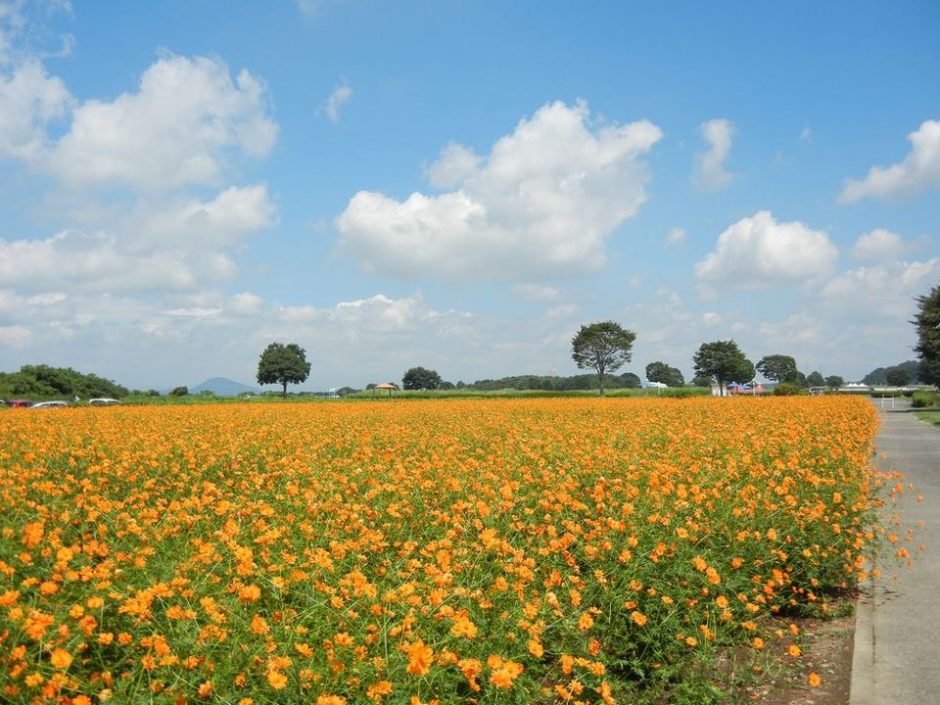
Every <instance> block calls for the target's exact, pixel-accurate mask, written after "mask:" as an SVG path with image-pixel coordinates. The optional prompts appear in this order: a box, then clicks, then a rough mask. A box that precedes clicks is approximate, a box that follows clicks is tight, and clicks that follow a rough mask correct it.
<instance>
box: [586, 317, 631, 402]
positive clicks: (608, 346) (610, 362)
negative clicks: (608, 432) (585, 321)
mask: <svg viewBox="0 0 940 705" xmlns="http://www.w3.org/2000/svg"><path fill="white" fill-rule="evenodd" d="M634 340H636V333H634V332H633V331H632V330H627V329H626V328H624V327H623V326H621V325H620V324H619V323H617V322H615V321H602V322H600V323H591V324H590V325H586V326H581V330H579V331H578V334H577V335H576V336H575V337H574V338H572V340H571V357H572V358H573V359H574V361H575V362H576V363H577V364H578V367H580V368H581V369H590V370H594V371H595V372H597V381H598V384H599V386H600V393H601V394H603V393H604V375H606V374H607V373H608V372H616V371H617V370H619V369H620V367H621V366H622V365H623V363H625V362H630V357H631V350H632V349H633V341H634Z"/></svg>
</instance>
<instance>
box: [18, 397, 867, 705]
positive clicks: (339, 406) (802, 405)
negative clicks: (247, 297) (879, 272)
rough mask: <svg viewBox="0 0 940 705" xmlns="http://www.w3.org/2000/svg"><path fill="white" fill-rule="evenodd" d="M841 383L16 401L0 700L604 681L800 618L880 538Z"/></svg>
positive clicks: (674, 675)
mask: <svg viewBox="0 0 940 705" xmlns="http://www.w3.org/2000/svg"><path fill="white" fill-rule="evenodd" d="M876 425H877V417H876V414H875V412H874V410H873V407H872V405H871V404H870V403H868V402H867V401H865V400H858V399H844V398H806V397H802V398H789V399H786V398H780V399H689V400H661V401H659V400H612V399H611V400H603V399H542V400H505V399H504V400H472V401H415V402H394V401H392V402H373V403H369V402H361V403H319V404H305V405H296V404H291V405H278V404H264V405H252V404H239V405H224V406H223V405H219V406H199V407H139V408H132V407H127V408H101V409H70V410H64V411H59V412H49V413H44V412H40V411H23V412H22V413H17V412H12V411H11V412H5V413H0V433H2V441H0V507H2V512H0V533H2V539H0V700H3V701H5V702H22V703H33V702H36V703H44V702H47V703H61V704H63V705H68V704H71V705H90V704H91V703H98V702H107V701H110V702H112V703H142V702H166V703H201V702H206V703H208V702H214V703H232V704H236V703H239V704H241V705H251V704H254V705H260V704H261V703H317V704H319V705H340V704H341V703H367V702H375V703H410V704H414V703H432V702H439V703H442V704H443V703H576V702H584V703H593V702H604V703H614V702H633V701H634V700H636V699H638V698H639V699H642V698H643V697H645V696H644V694H646V696H649V694H658V695H656V696H655V697H660V698H661V697H663V695H662V694H663V693H664V692H668V689H669V688H681V684H682V679H683V678H684V677H685V676H686V674H688V673H691V672H698V673H702V672H706V673H707V672H708V668H707V666H708V664H709V663H712V662H713V661H714V660H715V659H717V658H718V655H719V654H721V653H723V652H727V651H728V649H729V648H734V649H736V650H740V647H739V646H737V645H742V644H744V645H747V646H746V648H747V649H752V650H753V651H754V652H755V653H756V652H759V651H760V650H761V649H762V648H763V647H764V645H765V643H766V642H767V641H768V640H771V639H783V640H785V641H787V642H788V643H789V644H790V653H791V654H792V656H793V657H794V659H798V658H799V654H800V647H799V635H798V634H797V633H796V632H797V631H798V630H797V628H796V627H795V626H794V627H793V629H792V631H790V630H781V629H779V628H778V629H776V630H772V629H769V628H768V627H767V625H768V622H769V619H768V617H769V615H772V614H776V615H778V618H777V619H776V620H774V623H775V624H776V625H778V626H779V624H780V623H781V619H780V616H783V617H784V623H785V617H786V615H789V614H796V613H798V612H800V611H801V610H804V609H806V608H807V607H813V606H815V607H816V608H817V609H819V608H820V606H822V607H823V608H824V606H825V601H826V599H827V598H828V597H829V596H831V595H832V594H833V593H834V592H836V591H839V590H841V589H845V588H847V587H851V586H852V585H853V584H854V582H855V581H856V580H857V579H858V576H859V575H860V574H862V573H863V571H864V569H865V565H866V563H865V557H864V556H865V553H866V551H867V550H868V545H869V544H870V543H871V542H872V541H873V539H875V536H876V529H875V528H873V527H872V526H871V525H870V522H871V521H872V519H873V511H872V509H873V506H874V503H875V501H876V500H875V499H874V497H873V486H872V485H873V482H874V480H873V475H872V473H871V469H870V457H871V444H872V440H873V437H874V433H875V430H876Z"/></svg>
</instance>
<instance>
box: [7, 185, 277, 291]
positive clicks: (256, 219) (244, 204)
mask: <svg viewBox="0 0 940 705" xmlns="http://www.w3.org/2000/svg"><path fill="white" fill-rule="evenodd" d="M104 218H106V219H108V220H111V221H113V223H112V225H113V227H114V228H115V229H114V230H104V229H99V230H95V231H92V232H86V231H83V230H77V229H72V230H64V231H62V232H60V233H57V234H55V235H53V236H52V237H49V238H45V239H22V240H12V241H6V240H2V239H0V287H2V286H9V287H16V288H17V289H18V290H21V291H45V290H48V289H55V288H64V289H65V290H66V291H70V290H75V291H108V292H126V291H158V290H166V291H178V290H191V289H193V288H194V287H195V286H197V285H206V284H210V283H211V282H214V281H218V280H220V279H225V278H227V277H230V276H231V275H232V274H233V273H234V270H235V265H234V263H233V261H232V260H231V258H230V257H229V255H228V254H227V253H226V250H227V249H228V248H231V247H232V246H234V245H236V244H238V243H240V242H242V241H243V240H244V239H245V238H247V237H248V236H250V235H251V234H253V233H255V232H257V231H258V230H261V229H263V228H265V227H267V226H269V225H271V224H272V223H273V222H274V219H275V212H274V206H273V205H272V203H271V202H270V200H269V199H268V195H267V189H266V188H265V187H264V186H260V185H256V186H248V187H233V188H228V189H226V190H224V191H222V192H221V193H220V194H218V195H217V196H216V197H215V198H213V199H211V200H209V201H199V200H196V199H190V200H186V201H182V202H179V203H172V204H170V203H167V202H166V201H163V200H160V199H158V200H157V201H156V202H154V201H148V202H146V203H145V204H144V205H142V206H140V207H139V208H138V209H137V211H136V212H134V213H132V214H130V215H124V214H111V213H110V212H108V213H106V215H105V216H104Z"/></svg>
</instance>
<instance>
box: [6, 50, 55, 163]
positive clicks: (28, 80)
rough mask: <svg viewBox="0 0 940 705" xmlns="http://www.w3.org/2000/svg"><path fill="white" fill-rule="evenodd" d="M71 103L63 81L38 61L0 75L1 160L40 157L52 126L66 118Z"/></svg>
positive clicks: (29, 62) (45, 146)
mask: <svg viewBox="0 0 940 705" xmlns="http://www.w3.org/2000/svg"><path fill="white" fill-rule="evenodd" d="M72 103H73V98H72V96H71V94H70V93H69V91H68V89H67V88H66V87H65V84H64V83H63V82H62V80H61V79H59V78H57V77H55V76H50V75H49V74H47V73H46V70H45V68H43V66H42V64H40V63H39V62H38V61H28V62H26V63H24V64H21V65H19V66H17V67H16V68H15V69H14V70H13V72H12V74H10V75H9V76H8V77H4V76H3V75H2V74H0V157H12V158H15V159H22V160H26V161H30V160H34V159H37V158H39V157H40V156H41V155H42V154H43V153H44V151H45V150H46V148H47V146H48V141H49V139H48V137H47V132H46V131H47V128H48V125H49V123H50V122H52V121H53V120H56V119H60V118H64V117H66V116H67V115H68V112H69V110H70V108H71V106H72Z"/></svg>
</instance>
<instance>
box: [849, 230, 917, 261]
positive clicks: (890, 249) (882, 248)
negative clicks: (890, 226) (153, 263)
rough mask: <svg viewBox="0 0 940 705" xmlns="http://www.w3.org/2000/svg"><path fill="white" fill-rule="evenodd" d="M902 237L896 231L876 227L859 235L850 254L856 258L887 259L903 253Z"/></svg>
mask: <svg viewBox="0 0 940 705" xmlns="http://www.w3.org/2000/svg"><path fill="white" fill-rule="evenodd" d="M904 250H905V247H904V239H903V238H902V237H901V236H900V235H898V234H897V233H893V232H891V231H890V230H885V229H884V228H876V229H875V230H871V231H870V232H867V233H863V234H862V235H859V237H858V240H856V241H855V246H854V247H853V248H852V254H853V255H854V256H855V257H857V258H858V259H873V260H877V259H889V258H893V257H899V256H901V255H902V254H903V253H904Z"/></svg>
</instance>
